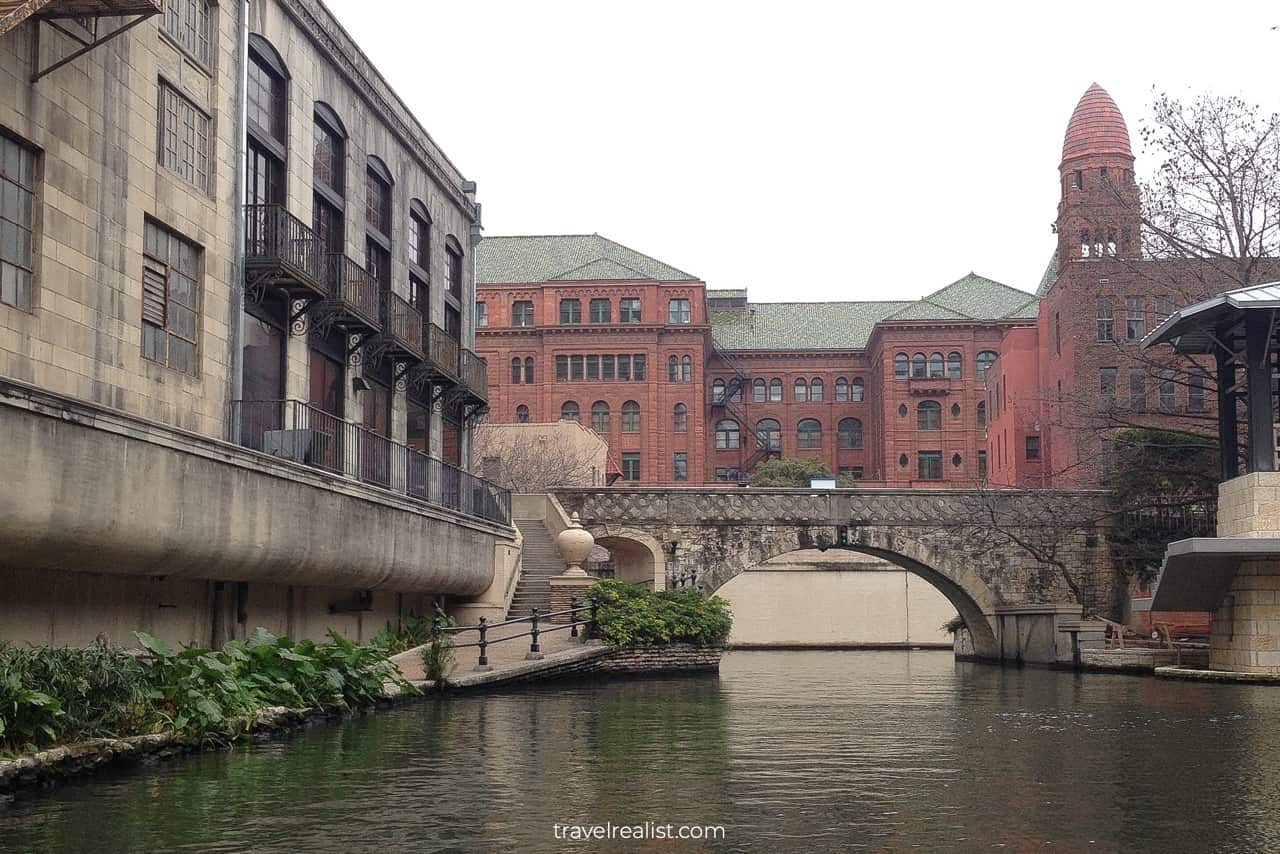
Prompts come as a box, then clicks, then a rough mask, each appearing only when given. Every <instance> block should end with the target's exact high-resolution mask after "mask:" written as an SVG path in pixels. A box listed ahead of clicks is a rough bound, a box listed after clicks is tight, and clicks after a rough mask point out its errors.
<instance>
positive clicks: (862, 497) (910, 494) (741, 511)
mask: <svg viewBox="0 0 1280 854" xmlns="http://www.w3.org/2000/svg"><path fill="white" fill-rule="evenodd" d="M556 496H557V498H559V500H560V502H561V503H562V504H563V505H564V507H565V509H566V510H569V511H576V512H577V513H578V515H579V516H581V517H582V520H583V522H584V523H585V524H592V523H621V522H628V523H667V524H671V523H682V524H698V525H717V524H720V525H724V524H732V525H788V524H789V525H897V526H916V525H925V526H929V527H965V526H972V525H975V524H984V523H991V522H994V523H996V524H1017V525H1020V526H1025V525H1028V524H1042V525H1061V524H1068V523H1070V524H1076V525H1079V524H1082V523H1083V522H1084V521H1086V520H1087V519H1089V518H1090V517H1091V516H1094V517H1097V518H1103V517H1105V515H1106V514H1105V502H1106V493H1105V492H1102V491H1098V490H1087V491H1086V490H1076V491H1059V490H1053V491H1049V490H1036V491H1025V490H972V489H971V490H961V489H928V490H925V489H837V490H813V489H773V488H758V487H749V488H707V487H693V488H673V487H624V488H615V487H610V488H606V489H561V490H557V491H556ZM983 517H985V519H984V518H983Z"/></svg>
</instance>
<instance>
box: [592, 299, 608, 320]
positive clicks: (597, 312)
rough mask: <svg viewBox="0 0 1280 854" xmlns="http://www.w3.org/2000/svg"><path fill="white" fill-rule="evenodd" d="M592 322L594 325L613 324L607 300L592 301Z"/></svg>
mask: <svg viewBox="0 0 1280 854" xmlns="http://www.w3.org/2000/svg"><path fill="white" fill-rule="evenodd" d="M591 322H592V323H612V322H613V318H612V316H611V314H610V311H609V301H608V300H607V299H593V300H592V301H591Z"/></svg>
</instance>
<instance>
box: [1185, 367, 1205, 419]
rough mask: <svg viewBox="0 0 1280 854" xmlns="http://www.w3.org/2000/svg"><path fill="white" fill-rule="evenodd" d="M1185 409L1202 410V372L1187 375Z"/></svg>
mask: <svg viewBox="0 0 1280 854" xmlns="http://www.w3.org/2000/svg"><path fill="white" fill-rule="evenodd" d="M1187 411H1188V412H1204V374H1202V373H1201V372H1200V371H1192V372H1191V375H1190V376H1189V377H1187Z"/></svg>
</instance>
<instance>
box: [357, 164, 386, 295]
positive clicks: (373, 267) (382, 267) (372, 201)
mask: <svg viewBox="0 0 1280 854" xmlns="http://www.w3.org/2000/svg"><path fill="white" fill-rule="evenodd" d="M390 234H391V171H390V170H389V169H387V165H386V164H385V163H383V162H382V161H381V160H380V159H379V158H377V157H373V156H370V157H369V161H368V168H366V169H365V206H364V238H365V239H364V246H365V264H364V266H365V269H367V270H368V271H369V277H370V278H371V279H373V280H374V281H375V282H377V283H378V287H379V288H380V289H382V290H384V291H386V290H390V288H391V238H390V236H389V235H390Z"/></svg>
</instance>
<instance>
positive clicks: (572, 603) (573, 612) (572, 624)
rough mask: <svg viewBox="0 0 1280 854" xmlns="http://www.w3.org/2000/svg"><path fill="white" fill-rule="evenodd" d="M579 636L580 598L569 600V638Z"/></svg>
mask: <svg viewBox="0 0 1280 854" xmlns="http://www.w3.org/2000/svg"><path fill="white" fill-rule="evenodd" d="M577 636H578V597H577V596H574V597H572V598H571V599H570V600H569V637H571V638H576V637H577Z"/></svg>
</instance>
